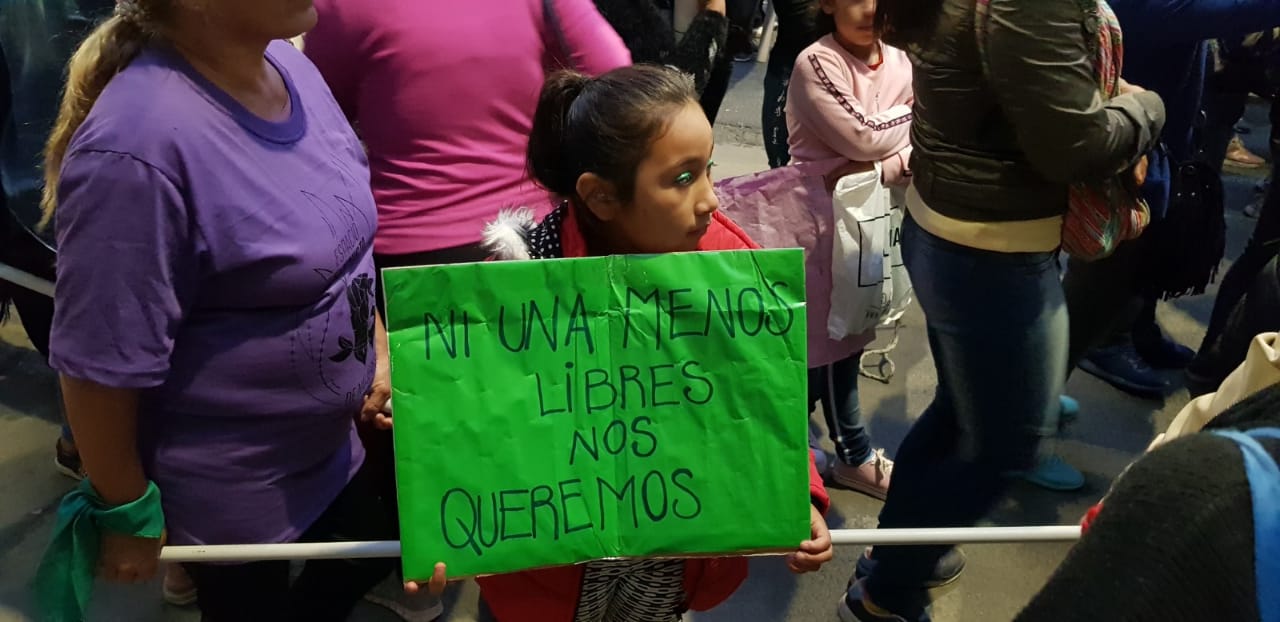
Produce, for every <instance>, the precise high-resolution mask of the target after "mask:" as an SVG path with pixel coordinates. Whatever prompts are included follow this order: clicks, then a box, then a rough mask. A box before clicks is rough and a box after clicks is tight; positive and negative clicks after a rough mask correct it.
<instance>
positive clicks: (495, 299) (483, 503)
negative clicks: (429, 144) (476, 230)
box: [383, 250, 809, 578]
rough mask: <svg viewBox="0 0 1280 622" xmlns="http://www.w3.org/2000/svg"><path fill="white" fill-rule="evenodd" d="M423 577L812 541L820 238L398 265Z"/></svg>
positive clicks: (395, 316)
mask: <svg viewBox="0 0 1280 622" xmlns="http://www.w3.org/2000/svg"><path fill="white" fill-rule="evenodd" d="M383 283H384V286H385V291H386V295H387V327H388V331H389V332H390V343H391V377H392V382H391V384H392V386H393V387H394V389H393V396H394V403H395V450H396V476H397V482H398V487H399V498H400V519H401V530H402V534H401V543H402V551H403V552H402V555H403V562H404V568H405V575H406V576H407V577H411V578H424V577H429V576H430V575H431V572H432V568H433V566H434V565H435V563H436V562H437V561H443V562H445V563H446V564H448V566H449V575H450V576H451V577H464V576H474V575H480V574H496V573H503V572H512V571H517V570H523V569H528V568H538V567H544V566H554V565H561V564H569V563H576V562H582V561H587V560H591V559H600V558H607V557H653V556H681V557H682V556H691V555H710V554H727V553H741V552H765V551H785V550H792V549H794V548H795V547H797V546H798V545H799V544H800V542H802V541H803V540H805V539H807V538H808V536H809V501H808V499H809V492H808V449H807V447H808V443H807V399H806V353H805V307H804V260H803V255H802V252H801V251H800V250H771V251H738V252H725V253H687V254H673V255H660V256H613V257H600V258H589V259H568V260H544V261H511V262H487V263H479V264H463V265H454V266H431V267H421V268H400V269H393V270H387V271H386V272H384V273H383Z"/></svg>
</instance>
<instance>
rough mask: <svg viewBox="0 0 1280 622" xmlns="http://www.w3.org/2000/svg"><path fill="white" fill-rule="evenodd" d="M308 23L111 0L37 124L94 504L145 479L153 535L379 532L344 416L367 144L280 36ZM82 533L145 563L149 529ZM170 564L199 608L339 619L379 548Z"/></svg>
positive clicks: (262, 8) (369, 279)
mask: <svg viewBox="0 0 1280 622" xmlns="http://www.w3.org/2000/svg"><path fill="white" fill-rule="evenodd" d="M315 19H316V16H315V12H314V10H313V9H312V7H311V4H310V2H307V1H305V0H303V1H296V0H221V1H220V2H210V3H197V4H191V3H180V2H174V1H170V0H130V1H126V2H122V3H120V4H119V5H118V7H117V9H116V13H115V15H114V16H113V17H112V18H111V19H109V20H108V21H107V22H105V23H104V24H103V25H102V26H100V27H99V28H98V29H97V30H95V31H94V33H93V34H91V35H90V36H89V38H88V39H87V40H86V41H85V42H84V44H83V45H82V47H81V48H80V50H79V51H78V52H77V54H76V56H75V57H74V58H73V59H72V62H71V66H70V71H69V76H70V77H69V80H68V83H67V90H66V96H65V99H64V101H63V104H62V109H61V112H60V114H59V118H58V122H57V125H56V127H55V129H54V132H53V133H52V135H51V137H50V140H49V146H48V151H47V166H46V170H47V175H48V180H47V181H48V183H47V185H46V189H45V191H46V196H45V209H46V211H47V215H48V216H49V217H52V218H54V220H55V221H56V234H57V240H58V248H59V257H58V266H57V273H58V274H57V276H58V288H57V295H56V314H55V318H54V327H53V333H52V339H51V341H52V343H51V356H50V360H51V363H52V365H53V366H54V367H55V368H56V369H57V370H58V371H59V372H60V373H61V375H62V384H63V388H64V394H65V399H66V406H67V415H68V419H69V420H70V423H71V426H72V428H73V429H74V431H75V436H76V439H77V441H78V444H79V448H80V453H81V456H82V458H83V460H84V467H85V470H86V471H87V472H88V475H89V478H90V481H91V482H92V485H93V488H94V490H95V491H96V493H97V495H98V496H99V497H100V498H101V501H102V502H103V503H104V504H106V505H108V506H113V505H121V504H126V503H129V502H132V501H133V500H134V499H138V498H139V497H140V496H142V495H143V494H144V492H145V491H148V490H150V485H151V483H154V484H155V487H156V488H157V489H158V490H159V491H160V498H161V506H162V508H163V514H164V524H165V526H166V528H167V532H168V541H169V542H171V543H174V544H232V543H274V542H289V541H296V540H330V539H337V538H344V539H359V540H371V539H381V538H385V537H387V536H388V534H389V533H390V521H389V520H388V516H386V514H385V511H384V510H382V508H383V505H382V504H381V503H379V501H378V499H377V495H376V493H375V492H373V489H372V487H371V486H370V485H369V484H368V482H367V476H365V475H364V474H363V470H362V464H363V460H364V452H363V450H362V449H361V446H360V443H359V442H358V441H357V439H356V435H355V429H354V419H355V417H356V416H357V415H359V414H360V412H361V410H362V408H368V409H369V410H371V411H376V410H377V409H378V408H380V407H381V403H379V402H380V401H385V397H386V395H385V392H382V391H377V392H374V393H375V394H371V392H370V390H371V387H372V386H374V384H375V376H376V375H378V374H380V373H385V365H384V364H382V363H384V362H385V356H384V353H383V352H380V351H379V348H378V347H377V346H376V345H375V344H378V343H380V342H381V340H379V339H377V338H376V336H375V335H376V333H378V332H379V331H380V329H381V323H380V322H379V321H378V320H377V317H376V314H375V312H374V303H373V285H374V268H373V259H372V241H373V234H374V228H375V221H376V213H375V208H374V203H373V197H372V196H371V194H370V191H369V172H368V167H367V162H366V160H365V157H364V153H363V151H362V149H361V147H360V144H359V142H358V141H357V140H356V138H355V136H354V135H353V134H352V132H351V129H350V127H349V126H348V124H347V122H346V119H345V118H344V116H343V114H342V111H341V110H340V109H339V108H338V106H337V104H336V103H335V102H334V100H333V97H332V96H331V95H330V93H329V90H328V88H327V87H326V86H325V83H324V81H323V79H321V77H320V75H319V74H318V73H317V72H316V70H315V68H314V67H313V66H312V65H311V64H310V63H309V62H307V60H306V59H305V57H303V56H302V54H301V53H299V52H298V51H297V50H295V49H294V48H293V47H291V46H290V45H289V44H288V43H285V42H284V41H281V39H287V38H289V37H293V36H296V35H297V34H299V33H301V32H304V31H305V30H307V29H308V28H310V27H311V26H312V25H313V24H314V23H315ZM55 207H56V211H55ZM380 380H385V378H381V379H380ZM378 384H379V385H381V386H386V383H385V382H384V381H380V382H379V383H378ZM102 536H103V538H102V547H101V552H100V568H101V571H100V572H101V574H102V575H103V576H104V578H106V579H109V580H116V581H125V582H134V581H140V580H145V579H147V578H149V577H150V576H151V575H152V574H153V573H154V572H155V567H156V556H157V552H158V550H159V546H160V544H161V542H160V541H157V540H154V539H150V540H148V539H142V538H134V537H130V536H127V535H123V534H115V533H111V532H109V531H104V532H103V533H102ZM185 566H186V568H187V570H188V571H189V573H190V574H191V576H192V578H193V579H194V581H195V584H196V587H197V589H198V592H199V605H200V608H201V611H202V613H203V617H204V619H205V620H248V619H272V620H274V619H282V620H285V619H305V620H341V619H344V618H345V617H346V615H347V613H348V612H349V611H350V610H351V609H352V607H353V606H354V605H355V603H356V602H357V601H358V600H359V598H360V597H361V595H363V593H364V592H365V591H366V590H367V589H368V588H369V587H370V586H372V585H374V584H375V583H377V582H378V581H379V580H381V579H382V578H383V577H384V576H386V575H387V574H388V573H389V571H390V570H391V567H392V565H391V563H390V561H386V560H362V561H327V562H320V563H310V564H308V565H307V567H306V569H305V570H304V571H303V573H302V575H301V576H300V577H299V578H298V580H297V581H296V582H295V583H294V584H293V586H292V588H291V587H290V581H289V565H288V563H287V562H283V561H272V562H256V563H248V564H232V565H224V564H186V565H185Z"/></svg>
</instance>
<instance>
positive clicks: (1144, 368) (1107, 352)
mask: <svg viewBox="0 0 1280 622" xmlns="http://www.w3.org/2000/svg"><path fill="white" fill-rule="evenodd" d="M1080 369H1082V370H1084V371H1086V372H1088V373H1090V374H1092V375H1094V376H1097V377H1098V378H1099V379H1101V380H1103V381H1105V382H1107V383H1108V384H1110V385H1111V386H1113V387H1115V388H1117V389H1120V390H1121V391H1124V392H1125V393H1128V394H1130V395H1133V396H1136V397H1144V398H1151V399H1159V398H1161V397H1163V396H1164V392H1165V390H1166V389H1168V384H1167V383H1165V381H1164V379H1163V378H1161V377H1160V376H1159V375H1157V374H1156V371H1155V370H1154V369H1152V368H1151V366H1150V365H1148V364H1147V362H1146V361H1144V360H1143V359H1142V357H1141V356H1138V352H1137V350H1136V349H1135V348H1134V346H1133V344H1132V343H1124V344H1121V345H1118V346H1109V347H1106V348H1098V349H1096V350H1094V351H1093V352H1090V353H1089V354H1088V355H1086V356H1085V358H1084V360H1082V361H1080Z"/></svg>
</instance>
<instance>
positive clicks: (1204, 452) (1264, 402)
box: [1017, 385, 1280, 622]
mask: <svg viewBox="0 0 1280 622" xmlns="http://www.w3.org/2000/svg"><path fill="white" fill-rule="evenodd" d="M1261 427H1280V385H1276V386H1273V387H1271V388H1270V389H1267V390H1265V391H1263V392H1261V393H1258V394H1257V395H1254V396H1253V397H1251V398H1249V399H1247V400H1245V401H1244V402H1241V403H1240V404H1239V405H1237V406H1236V407H1235V408H1232V409H1231V410H1229V411H1227V412H1226V413H1223V414H1222V415H1221V416H1219V417H1218V418H1217V419H1215V420H1214V421H1213V422H1211V423H1210V424H1209V426H1208V427H1207V428H1206V430H1210V429H1235V430H1241V431H1247V430H1250V429H1254V428H1261ZM1259 442H1260V443H1261V444H1262V446H1263V447H1265V448H1266V449H1267V450H1268V451H1269V452H1270V453H1271V455H1272V456H1280V442H1277V441H1273V440H1260V441H1259ZM1255 576H1256V575H1255V572H1254V527H1253V504H1252V498H1251V493H1250V487H1249V480H1248V476H1247V475H1246V474H1245V470H1244V460H1243V458H1242V454H1241V452H1240V448H1239V446H1238V445H1236V443H1235V442H1233V441H1231V440H1230V439H1226V438H1222V437H1219V436H1215V435H1213V434H1208V433H1201V434H1196V435H1193V436H1189V437H1185V438H1180V439H1176V440H1174V441H1172V442H1170V443H1169V444H1167V445H1165V446H1164V447H1161V448H1159V449H1156V450H1155V451H1153V452H1151V453H1149V454H1147V455H1145V456H1143V457H1142V458H1141V459H1140V460H1138V461H1137V462H1136V463H1134V464H1133V466H1131V467H1130V468H1129V470H1128V471H1126V472H1125V473H1124V474H1123V475H1122V476H1121V477H1120V479H1119V481H1117V482H1116V485H1115V487H1114V488H1113V489H1112V491H1111V493H1110V494H1109V495H1108V496H1107V498H1106V500H1105V501H1104V502H1103V506H1102V510H1101V512H1099V514H1098V516H1097V518H1096V520H1095V521H1094V522H1093V524H1092V526H1091V527H1090V529H1089V530H1088V532H1087V533H1086V534H1085V536H1084V537H1083V538H1082V539H1081V540H1080V542H1079V543H1078V544H1077V545H1076V546H1075V547H1074V548H1072V550H1071V552H1070V553H1069V554H1068V555H1067V559H1066V560H1065V561H1064V562H1063V563H1062V566H1060V567H1059V568H1058V570H1057V571H1056V572H1055V573H1054V575H1053V577H1052V578H1050V579H1049V583H1048V584H1047V585H1045V587H1044V589H1043V590H1041V591H1040V593H1039V594H1038V595H1036V597H1035V598H1034V599H1033V600H1032V601H1031V604H1029V605H1028V606H1027V608H1026V609H1024V610H1023V611H1022V613H1021V614H1020V615H1019V616H1018V618H1017V620H1018V621H1019V622H1042V621H1046V622H1047V621H1054V622H1056V621H1058V620H1061V621H1063V622H1068V621H1070V622H1079V621H1081V620H1124V621H1126V622H1145V621H1150V622H1178V621H1181V620H1186V621H1189V622H1190V621H1195V622H1201V621H1207V620H1223V621H1228V620H1230V621H1232V622H1246V621H1251V620H1258V616H1259V613H1258V596H1257V583H1256V578H1255Z"/></svg>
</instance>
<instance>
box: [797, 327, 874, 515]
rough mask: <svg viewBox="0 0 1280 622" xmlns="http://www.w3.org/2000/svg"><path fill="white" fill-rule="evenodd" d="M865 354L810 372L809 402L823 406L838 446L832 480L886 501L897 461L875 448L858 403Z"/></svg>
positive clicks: (828, 425) (828, 424)
mask: <svg viewBox="0 0 1280 622" xmlns="http://www.w3.org/2000/svg"><path fill="white" fill-rule="evenodd" d="M861 354H862V353H861V352H858V353H855V354H853V355H852V356H850V357H848V358H845V359H842V360H839V361H836V362H835V363H832V364H831V365H826V366H823V367H819V368H817V369H812V370H809V402H810V405H811V406H810V407H811V408H812V404H814V403H815V402H821V403H822V414H823V416H824V417H825V418H826V422H827V430H828V432H829V433H830V435H831V441H832V443H833V444H834V445H835V447H836V458H837V462H836V464H835V465H834V468H833V469H832V471H831V477H832V479H833V480H835V482H836V483H837V484H839V485H841V486H844V487H846V488H849V489H851V490H855V491H858V492H861V493H863V494H867V495H870V496H872V497H875V498H877V499H884V498H885V495H886V494H887V493H888V491H889V484H890V482H891V480H892V473H893V461H892V460H890V459H888V458H887V457H885V455H884V452H883V451H876V450H875V449H873V448H872V446H871V435H870V434H868V433H867V429H866V427H865V426H864V425H863V423H862V411H861V407H860V406H859V404H858V361H859V359H860V357H861Z"/></svg>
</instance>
